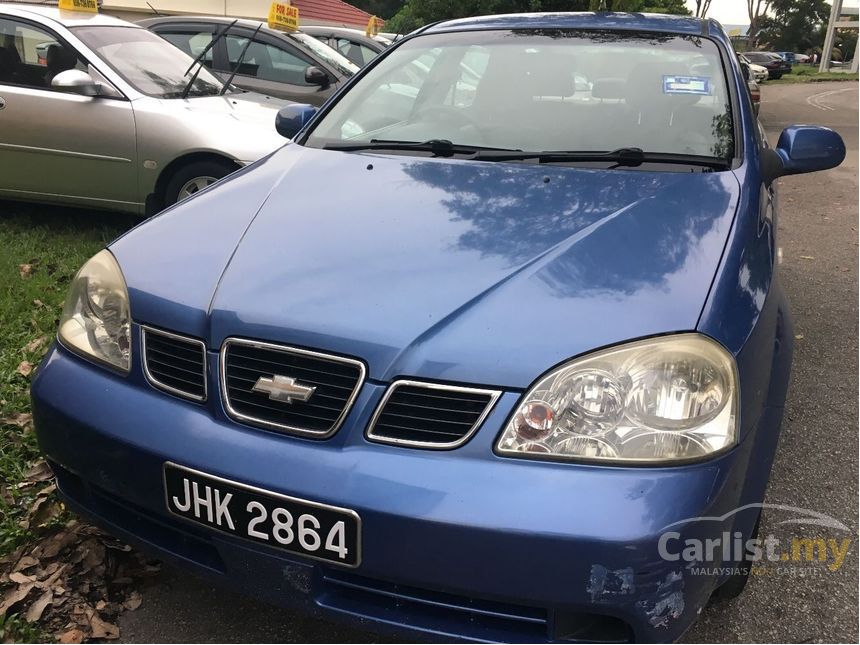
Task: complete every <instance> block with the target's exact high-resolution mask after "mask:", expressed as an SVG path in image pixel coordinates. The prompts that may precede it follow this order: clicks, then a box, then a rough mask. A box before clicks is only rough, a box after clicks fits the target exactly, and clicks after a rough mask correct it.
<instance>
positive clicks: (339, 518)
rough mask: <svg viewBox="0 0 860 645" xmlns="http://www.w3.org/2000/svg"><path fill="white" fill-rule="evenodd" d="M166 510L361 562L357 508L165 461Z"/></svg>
mask: <svg viewBox="0 0 860 645" xmlns="http://www.w3.org/2000/svg"><path fill="white" fill-rule="evenodd" d="M164 493H165V499H166V503H167V510H169V511H170V512H171V513H173V514H174V515H178V516H179V517H182V518H185V519H187V520H191V521H193V522H196V523H198V524H203V525H204V526H207V527H209V528H211V529H215V530H218V531H221V532H223V533H228V534H230V535H235V536H237V537H241V538H244V539H246V540H251V541H253V542H257V543H259V544H266V545H268V546H271V547H274V548H277V549H282V550H284V551H289V552H291V553H298V554H299V555H304V556H308V557H310V558H315V559H317V560H325V561H326V562H334V563H337V564H342V565H345V566H348V567H357V566H358V565H359V563H360V562H361V518H360V517H359V516H358V513H356V512H355V511H351V510H349V509H346V508H338V507H336V506H329V505H327V504H320V503H318V502H311V501H308V500H304V499H297V498H295V497H288V496H287V495H280V494H279V493H272V492H270V491H266V490H262V489H259V488H255V487H254V486H248V485H246V484H240V483H238V482H234V481H230V480H227V479H222V478H220V477H215V476H213V475H207V474H206V473H201V472H199V471H197V470H192V469H190V468H185V467H184V466H178V465H176V464H172V463H169V462H168V463H165V464H164Z"/></svg>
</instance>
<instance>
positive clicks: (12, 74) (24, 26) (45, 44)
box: [0, 18, 87, 90]
mask: <svg viewBox="0 0 860 645" xmlns="http://www.w3.org/2000/svg"><path fill="white" fill-rule="evenodd" d="M86 68H87V67H86V63H85V62H84V61H83V60H82V59H81V57H80V56H79V55H78V53H77V52H76V51H75V50H74V49H73V48H71V47H70V46H68V45H67V44H65V43H62V42H60V41H59V40H58V39H57V37H56V36H54V35H53V34H51V33H50V32H48V31H46V30H43V29H40V28H39V27H36V26H34V25H31V24H29V23H25V22H19V21H17V20H11V19H9V18H0V83H6V84H9V85H21V86H24V87H32V88H36V89H40V90H46V89H47V90H49V89H51V81H52V80H53V79H54V77H55V76H56V75H57V74H59V73H60V72H64V71H66V70H70V69H80V70H86Z"/></svg>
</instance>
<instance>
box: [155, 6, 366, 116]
mask: <svg viewBox="0 0 860 645" xmlns="http://www.w3.org/2000/svg"><path fill="white" fill-rule="evenodd" d="M231 23H235V24H233V26H232V27H230V25H231ZM138 24H139V25H141V26H143V27H146V28H147V29H149V30H151V31H153V32H155V33H156V34H158V35H159V36H161V37H162V38H165V39H166V40H168V41H170V42H171V43H173V44H174V45H176V46H177V47H179V48H180V49H181V50H182V51H184V52H185V53H186V54H190V55H195V51H197V50H201V49H202V48H203V47H205V46H206V45H207V44H208V43H210V42H212V40H213V39H214V38H215V37H216V35H217V34H218V33H219V32H220V31H221V30H222V29H225V28H227V27H229V29H228V30H227V32H226V34H225V35H224V37H223V38H221V39H219V40H218V41H217V42H216V43H215V44H214V45H213V46H212V49H211V53H212V57H211V59H210V61H209V63H208V66H209V68H210V69H212V70H213V71H214V72H218V73H220V74H221V75H222V76H223V77H224V78H225V80H226V77H227V76H228V75H232V72H233V68H234V67H236V64H237V63H239V65H238V67H237V69H236V74H235V76H234V77H233V81H232V82H233V83H234V84H235V85H236V86H237V87H241V88H244V89H247V90H253V91H255V92H261V93H263V94H269V95H271V96H276V97H278V98H282V99H288V100H290V101H301V102H304V103H310V104H312V105H322V104H323V103H324V102H325V101H326V100H327V99H328V97H330V96H331V95H332V94H333V93H334V92H335V91H337V89H338V88H340V86H341V85H343V84H344V83H345V82H346V81H347V80H349V78H350V77H351V76H352V75H353V74H354V73H355V72H357V71H358V66H357V65H355V64H353V63H352V62H351V61H350V60H348V59H347V58H346V57H344V56H342V55H341V54H340V53H338V52H337V51H335V50H334V49H332V48H331V47H329V46H328V45H326V44H325V43H322V42H320V41H319V40H317V39H316V38H314V37H313V36H309V35H308V34H304V33H301V32H293V33H288V32H283V31H278V30H275V29H269V28H268V27H267V26H265V24H263V23H261V22H259V21H257V20H234V19H232V18H224V17H222V16H208V17H207V16H162V17H158V18H147V19H146V20H141V21H139V22H138ZM249 40H250V44H249V43H248V41H249ZM246 44H247V45H248V47H247V48H246V47H245V45H246ZM243 52H244V56H243ZM240 57H241V61H240Z"/></svg>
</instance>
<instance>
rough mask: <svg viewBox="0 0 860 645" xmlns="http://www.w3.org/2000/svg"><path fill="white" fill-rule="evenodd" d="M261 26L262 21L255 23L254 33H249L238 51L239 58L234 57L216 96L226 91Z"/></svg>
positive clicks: (222, 94)
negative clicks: (233, 61)
mask: <svg viewBox="0 0 860 645" xmlns="http://www.w3.org/2000/svg"><path fill="white" fill-rule="evenodd" d="M262 26H263V23H262V22H261V23H260V24H259V25H257V28H256V29H255V30H254V33H253V34H251V37H250V38H248V40H247V42H246V43H245V45H244V46H243V47H242V51H241V52H239V58H237V59H236V63H235V64H234V65H233V69H231V70H230V76H228V77H227V80H226V81H224V86H223V87H222V88H221V91H220V92H218V96H224V94H225V93H226V92H227V88H229V87H230V83H232V82H233V78H234V77H235V76H236V72H238V71H239V66H240V65H241V64H242V61H243V60H245V52H247V51H248V47H249V46H250V45H251V41H252V40H254V36H256V35H257V33H258V32H259V31H260V27H262Z"/></svg>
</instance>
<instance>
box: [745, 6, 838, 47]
mask: <svg viewBox="0 0 860 645" xmlns="http://www.w3.org/2000/svg"><path fill="white" fill-rule="evenodd" d="M829 17H830V5H829V4H827V2H825V0H772V2H771V5H770V15H767V16H762V17H761V18H760V21H759V25H758V26H759V28H758V40H759V42H764V43H767V44H768V46H769V47H770V48H771V49H773V50H775V51H789V52H805V51H808V50H810V49H812V48H814V47H815V46H817V45H820V39H819V37H818V35H817V34H818V30H817V29H815V27H816V26H818V25H821V24H824V23H826V22H827V20H828V19H829Z"/></svg>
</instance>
